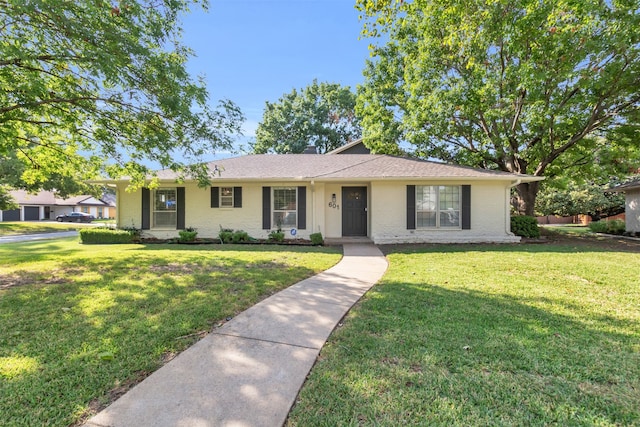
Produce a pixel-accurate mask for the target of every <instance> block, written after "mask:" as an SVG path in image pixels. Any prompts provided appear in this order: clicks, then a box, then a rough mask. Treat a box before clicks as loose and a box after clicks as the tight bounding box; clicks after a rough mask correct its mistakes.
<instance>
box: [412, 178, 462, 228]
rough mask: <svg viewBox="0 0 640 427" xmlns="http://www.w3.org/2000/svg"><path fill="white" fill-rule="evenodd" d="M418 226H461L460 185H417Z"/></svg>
mask: <svg viewBox="0 0 640 427" xmlns="http://www.w3.org/2000/svg"><path fill="white" fill-rule="evenodd" d="M416 227H417V228H449V227H452V228H459V227H460V186H457V185H417V186H416Z"/></svg>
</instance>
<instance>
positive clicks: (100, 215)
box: [98, 208, 104, 218]
mask: <svg viewBox="0 0 640 427" xmlns="http://www.w3.org/2000/svg"><path fill="white" fill-rule="evenodd" d="M103 215H104V212H103V211H102V208H98V218H102V216H103Z"/></svg>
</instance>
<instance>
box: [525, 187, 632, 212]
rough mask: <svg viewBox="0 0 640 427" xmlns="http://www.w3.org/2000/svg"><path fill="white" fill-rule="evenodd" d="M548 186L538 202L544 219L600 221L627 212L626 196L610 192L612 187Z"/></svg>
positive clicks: (538, 208) (537, 208) (538, 198)
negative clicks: (580, 218) (556, 217)
mask: <svg viewBox="0 0 640 427" xmlns="http://www.w3.org/2000/svg"><path fill="white" fill-rule="evenodd" d="M545 184H546V185H545V186H544V187H543V189H542V191H541V192H540V193H539V194H538V197H537V199H536V212H538V213H540V214H541V215H560V216H573V215H589V216H590V217H591V218H592V219H593V220H596V221H597V220H599V219H600V218H601V217H607V216H612V215H617V214H619V213H622V212H624V204H625V201H624V194H622V193H616V192H611V191H607V189H608V188H610V187H611V185H610V184H606V185H597V184H593V183H584V184H575V183H574V182H569V183H566V186H565V187H564V188H563V187H562V185H563V183H562V182H560V183H557V182H555V183H554V182H553V181H550V182H546V183H545ZM554 184H556V185H557V186H555V185H554ZM558 187H560V188H558Z"/></svg>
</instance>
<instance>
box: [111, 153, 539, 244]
mask: <svg viewBox="0 0 640 427" xmlns="http://www.w3.org/2000/svg"><path fill="white" fill-rule="evenodd" d="M357 149H358V145H357V144H355V145H354V144H350V145H349V146H348V147H347V148H346V149H344V150H337V151H336V152H334V153H329V154H324V155H319V154H284V155H275V154H273V155H271V154H266V155H248V156H242V157H236V158H231V159H226V160H219V161H215V162H211V163H209V168H210V169H211V170H212V171H213V170H219V171H221V173H220V175H219V176H218V174H215V175H214V174H213V173H212V176H213V178H212V186H211V187H207V188H199V187H198V186H197V184H196V183H195V182H190V181H186V182H184V183H181V184H177V183H176V182H177V180H176V179H177V175H176V174H175V173H174V172H172V171H170V170H163V171H159V172H158V174H157V176H158V178H159V180H160V185H159V187H158V188H155V189H146V188H143V189H140V190H137V191H134V192H127V191H125V189H126V188H127V186H128V184H129V183H128V181H127V180H111V181H104V182H105V183H107V184H109V185H112V186H114V187H116V189H117V203H116V204H117V209H118V215H117V218H118V226H120V227H136V228H141V229H143V231H144V234H145V235H148V236H154V237H158V238H170V237H176V236H177V230H179V229H183V228H185V227H195V228H197V229H198V236H200V237H217V235H218V232H219V230H220V228H231V229H235V230H240V229H241V230H244V231H246V232H248V233H249V235H250V236H252V237H256V238H265V237H267V235H268V233H269V232H270V231H271V230H274V229H277V228H278V227H280V228H281V229H282V230H283V231H285V235H286V236H287V237H288V238H292V237H293V236H295V237H301V238H308V237H309V235H310V234H311V233H315V232H321V233H322V235H323V236H324V237H325V238H341V237H347V236H362V237H368V238H369V239H371V240H372V241H373V242H374V243H381V244H384V243H404V242H516V241H519V238H518V237H516V236H514V235H513V234H512V233H511V232H510V204H509V200H510V189H511V188H512V187H513V186H514V185H516V184H518V183H520V182H528V181H535V180H540V179H541V178H539V177H533V176H527V175H524V176H523V175H514V174H510V173H504V172H497V171H489V170H484V169H473V168H468V167H462V166H453V165H447V164H443V163H437V162H431V161H425V160H418V159H411V158H404V157H394V156H388V155H375V154H350V153H351V152H354V151H353V150H357Z"/></svg>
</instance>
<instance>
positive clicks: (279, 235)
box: [267, 230, 284, 243]
mask: <svg viewBox="0 0 640 427" xmlns="http://www.w3.org/2000/svg"><path fill="white" fill-rule="evenodd" d="M267 239H268V240H269V241H270V242H276V243H282V242H284V231H282V230H271V232H270V233H269V235H268V237H267Z"/></svg>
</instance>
